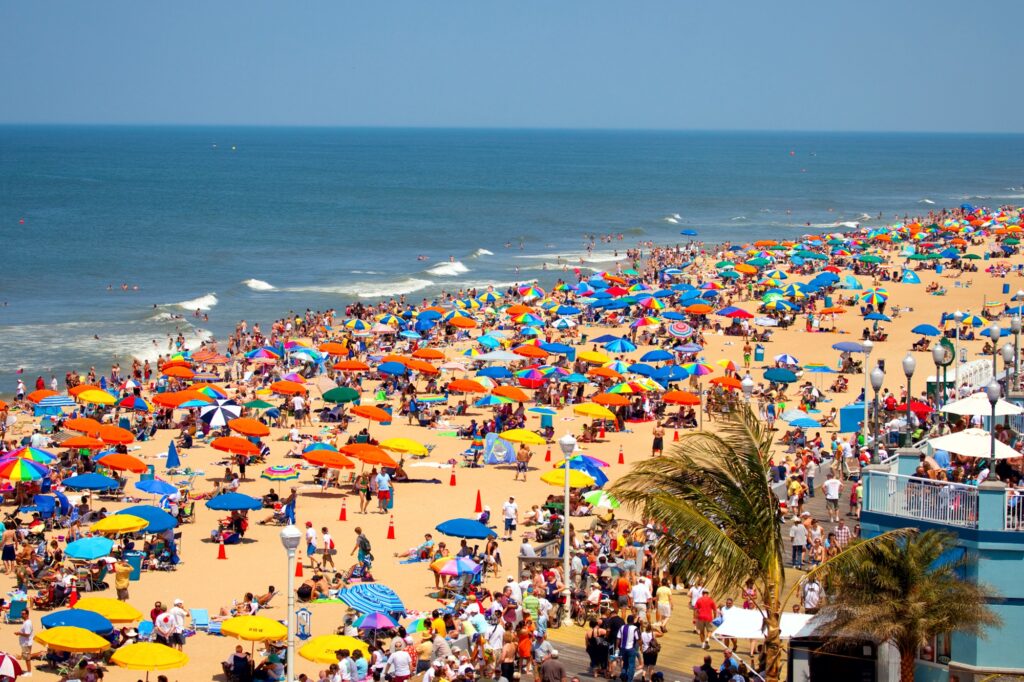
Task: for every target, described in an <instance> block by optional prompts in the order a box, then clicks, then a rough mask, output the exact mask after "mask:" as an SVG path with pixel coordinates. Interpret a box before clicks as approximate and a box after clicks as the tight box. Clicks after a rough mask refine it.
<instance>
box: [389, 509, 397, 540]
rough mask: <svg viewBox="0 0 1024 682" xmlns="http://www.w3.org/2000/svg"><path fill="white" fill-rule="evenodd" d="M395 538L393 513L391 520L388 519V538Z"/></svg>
mask: <svg viewBox="0 0 1024 682" xmlns="http://www.w3.org/2000/svg"><path fill="white" fill-rule="evenodd" d="M394 539H395V515H394V514H392V515H391V520H390V521H388V540H394Z"/></svg>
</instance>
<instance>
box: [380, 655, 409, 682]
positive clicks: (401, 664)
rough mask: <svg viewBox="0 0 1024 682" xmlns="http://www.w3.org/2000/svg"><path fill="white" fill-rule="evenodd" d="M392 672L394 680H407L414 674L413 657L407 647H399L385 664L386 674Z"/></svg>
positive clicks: (402, 681)
mask: <svg viewBox="0 0 1024 682" xmlns="http://www.w3.org/2000/svg"><path fill="white" fill-rule="evenodd" d="M389 673H390V674H391V676H392V679H393V680H394V682H406V680H408V679H409V677H411V676H412V658H411V657H410V656H409V652H407V651H406V650H405V649H399V650H398V651H396V652H394V653H393V654H391V655H390V656H389V657H388V662H387V663H385V664H384V675H385V677H386V676H387V675H388V674H389Z"/></svg>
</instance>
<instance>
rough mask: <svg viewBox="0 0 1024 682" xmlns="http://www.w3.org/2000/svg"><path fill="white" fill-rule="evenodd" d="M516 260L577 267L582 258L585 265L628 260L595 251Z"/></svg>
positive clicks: (621, 256)
mask: <svg viewBox="0 0 1024 682" xmlns="http://www.w3.org/2000/svg"><path fill="white" fill-rule="evenodd" d="M516 258H522V259H525V260H545V261H548V262H549V263H555V262H558V260H559V259H561V263H558V266H559V267H561V266H562V264H568V265H570V266H571V265H576V264H578V263H579V262H580V259H581V258H582V259H583V261H584V262H585V263H614V262H615V261H620V260H626V255H625V253H619V255H615V252H614V251H595V252H593V253H587V252H585V251H580V252H576V253H537V254H532V255H529V256H516Z"/></svg>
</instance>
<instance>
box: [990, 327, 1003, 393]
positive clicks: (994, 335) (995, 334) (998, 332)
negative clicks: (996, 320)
mask: <svg viewBox="0 0 1024 682" xmlns="http://www.w3.org/2000/svg"><path fill="white" fill-rule="evenodd" d="M1002 335H1003V330H1002V329H1001V328H1000V327H999V325H998V324H993V325H992V326H991V327H989V328H988V340H989V341H990V342H991V343H992V381H996V382H998V381H999V379H998V376H999V374H998V373H999V365H998V364H997V363H996V358H997V357H998V356H999V338H1000V337H1001V336H1002Z"/></svg>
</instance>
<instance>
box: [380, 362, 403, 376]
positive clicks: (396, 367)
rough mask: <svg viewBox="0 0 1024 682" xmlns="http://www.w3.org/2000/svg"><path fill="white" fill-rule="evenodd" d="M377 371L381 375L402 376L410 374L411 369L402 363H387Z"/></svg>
mask: <svg viewBox="0 0 1024 682" xmlns="http://www.w3.org/2000/svg"><path fill="white" fill-rule="evenodd" d="M377 371H378V372H380V373H381V374H394V375H397V376H401V375H403V374H406V373H408V371H409V368H408V367H406V366H405V365H403V364H402V363H400V362H385V363H384V364H382V365H377Z"/></svg>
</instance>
